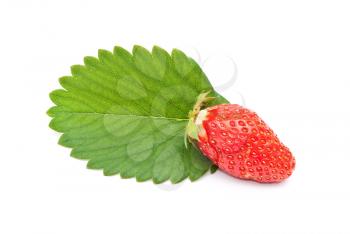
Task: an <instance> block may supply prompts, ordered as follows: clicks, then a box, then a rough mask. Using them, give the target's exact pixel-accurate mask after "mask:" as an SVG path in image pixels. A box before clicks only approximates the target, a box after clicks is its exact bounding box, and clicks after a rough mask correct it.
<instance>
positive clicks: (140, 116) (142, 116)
mask: <svg viewBox="0 0 350 234" xmlns="http://www.w3.org/2000/svg"><path fill="white" fill-rule="evenodd" d="M59 113H68V114H75V115H104V116H106V115H112V116H117V117H121V116H123V117H138V118H145V119H146V118H150V119H165V120H170V121H189V119H188V118H186V119H183V118H171V117H163V116H152V115H123V114H113V113H100V112H69V111H61V112H59Z"/></svg>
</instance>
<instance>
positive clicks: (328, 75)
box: [0, 0, 350, 234]
mask: <svg viewBox="0 0 350 234" xmlns="http://www.w3.org/2000/svg"><path fill="white" fill-rule="evenodd" d="M349 26H350V5H349V2H348V1H336V0H332V1H306V0H302V1H298V0H294V1H281V0H276V1H250V0H247V1H232V0H231V1H219V0H217V1H212V3H207V2H205V1H180V0H177V1H173V2H166V1H130V0H128V1H116V0H114V1H102V0H101V1H92V0H84V1H83V0H81V1H63V0H60V1H45V0H38V1H33V0H23V1H19V0H17V1H16V0H1V1H0V64H1V65H0V80H1V83H0V85H1V90H0V104H1V115H0V118H1V121H0V137H1V147H0V157H1V158H0V190H1V192H0V216H1V217H0V233H4V234H5V233H6V234H12V233H29V234H44V233H45V234H56V233H57V234H62V233H64V234H71V233H72V234H73V233H74V234H76V233H84V234H89V233H182V232H183V233H203V234H204V233H244V234H245V233H249V234H253V233H254V234H255V233H257V234H258V233H270V234H271V233H272V234H274V233H279V234H283V233H308V234H309V233H317V234H319V233H321V234H322V233H332V234H334V233H350V227H349V216H350V214H349V210H350V188H349V184H350V183H349V179H350V175H349V172H350V157H349V143H348V141H349V140H350V127H349V121H350V109H349V99H350V94H349V88H350V82H349V79H350V27H349ZM116 44H118V45H121V46H123V47H126V48H128V49H131V48H132V45H133V44H140V45H143V46H145V47H146V48H151V46H152V45H154V44H157V45H160V46H162V47H164V48H166V49H167V50H170V49H171V48H174V47H178V48H180V49H183V50H184V51H186V52H188V53H189V54H190V55H194V56H196V53H195V51H196V50H197V51H198V52H199V54H200V58H201V60H202V61H204V60H205V59H206V58H213V55H218V56H217V58H219V61H223V62H222V63H220V62H217V60H214V62H211V63H205V64H202V65H203V68H204V70H205V71H206V72H208V75H209V78H210V80H211V81H212V83H213V84H214V85H215V86H218V85H220V84H222V83H223V82H224V81H225V79H228V78H227V76H228V75H229V72H230V71H231V70H232V69H231V68H232V67H227V66H229V65H228V64H229V63H227V61H226V60H225V59H224V58H227V57H229V58H232V59H233V60H234V61H235V62H236V65H237V69H238V73H237V75H238V78H237V81H236V82H235V83H234V85H233V86H230V87H229V88H228V89H226V90H224V91H223V92H222V93H223V95H224V96H226V97H227V98H228V99H229V100H230V101H231V102H241V100H240V97H239V95H237V94H238V92H239V93H241V94H242V95H243V97H244V99H245V103H246V106H247V107H249V108H251V109H253V110H255V111H256V112H258V113H259V114H260V116H261V117H262V118H263V119H265V121H266V122H267V123H269V125H270V126H271V127H272V128H273V129H274V130H275V132H276V133H277V134H278V135H279V137H280V138H281V139H282V141H283V142H284V143H285V144H286V145H288V146H289V147H290V148H291V150H292V152H293V153H294V155H295V157H296V160H297V166H296V170H295V172H294V174H293V176H292V177H291V178H289V179H288V180H287V181H286V182H284V183H281V184H272V185H262V184H257V183H253V182H247V181H240V180H238V179H234V178H231V177H228V176H227V175H225V174H223V173H221V172H218V173H216V174H215V175H212V176H209V175H207V176H204V177H203V178H201V179H200V180H199V181H197V182H195V183H190V182H189V181H185V182H184V183H181V184H179V185H176V186H171V185H161V186H156V185H153V184H152V183H151V182H146V183H136V182H135V180H134V179H128V180H123V179H120V178H119V176H114V177H104V176H102V173H101V172H100V171H93V170H87V169H86V168H85V164H86V163H85V162H84V161H79V160H75V159H72V158H70V157H69V149H66V148H63V147H61V146H59V145H57V140H58V137H59V134H57V133H55V132H54V131H52V130H50V129H49V128H48V126H47V125H48V123H49V120H50V118H49V117H48V116H46V114H45V112H46V110H47V109H48V108H49V107H50V106H51V105H52V104H51V102H50V100H49V98H48V93H49V92H50V91H51V90H53V89H55V88H58V87H59V85H58V78H59V77H60V76H63V75H68V74H69V67H70V65H72V64H81V63H82V58H83V57H84V56H86V55H96V53H97V49H99V48H104V49H110V50H111V49H112V48H113V46H114V45H116ZM191 53H192V54H191ZM225 56H226V57H225ZM211 61H213V60H211ZM215 61H216V62H215ZM225 61H226V62H225ZM208 64H211V65H210V66H209V65H208ZM230 69H231V70H230Z"/></svg>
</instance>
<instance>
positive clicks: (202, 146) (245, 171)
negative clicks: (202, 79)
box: [187, 93, 295, 183]
mask: <svg viewBox="0 0 350 234" xmlns="http://www.w3.org/2000/svg"><path fill="white" fill-rule="evenodd" d="M206 95H207V93H205V94H202V96H200V97H199V100H198V102H197V104H196V106H195V108H194V110H193V111H192V112H190V121H189V125H188V127H187V136H188V137H189V140H190V141H191V143H193V144H195V145H196V147H198V148H199V150H200V151H201V152H202V153H203V154H204V155H205V156H206V157H208V158H209V159H210V160H211V161H212V162H213V163H214V164H215V165H217V166H218V167H219V168H220V169H221V170H223V171H224V172H226V173H228V174H230V175H232V176H234V177H238V178H241V179H248V180H254V181H258V182H262V183H271V182H280V181H282V180H284V179H286V178H287V177H289V176H290V175H291V174H292V172H293V170H294V167H295V159H294V157H293V156H292V154H291V152H290V151H289V149H288V148H287V147H286V146H284V145H283V144H282V142H281V141H280V140H279V139H278V138H277V136H276V134H275V133H274V132H273V131H272V130H271V129H270V128H269V126H267V125H266V123H265V122H264V121H263V120H262V119H261V118H260V117H259V116H258V115H257V114H256V113H254V112H252V111H250V110H248V109H247V108H244V107H242V106H240V105H237V104H221V105H216V106H212V107H209V108H207V109H204V110H200V107H201V106H202V104H203V102H205V101H207V100H208V98H207V97H206Z"/></svg>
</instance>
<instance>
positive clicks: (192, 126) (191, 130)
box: [184, 91, 215, 148]
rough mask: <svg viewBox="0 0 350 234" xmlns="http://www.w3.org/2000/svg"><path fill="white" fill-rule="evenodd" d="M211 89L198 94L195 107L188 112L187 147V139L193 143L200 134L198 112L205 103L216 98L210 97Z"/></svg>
mask: <svg viewBox="0 0 350 234" xmlns="http://www.w3.org/2000/svg"><path fill="white" fill-rule="evenodd" d="M209 93H210V91H207V92H203V93H201V94H199V95H198V97H197V101H196V103H195V104H194V106H193V109H192V110H191V111H190V112H189V113H188V118H189V121H188V124H187V126H186V131H185V139H184V140H185V146H186V148H187V141H189V142H190V143H192V141H193V140H197V141H198V134H199V131H200V129H199V126H198V125H197V124H196V119H197V116H198V114H199V113H200V111H201V108H202V107H203V106H204V105H205V103H206V102H208V101H211V100H213V99H215V97H208V94H209Z"/></svg>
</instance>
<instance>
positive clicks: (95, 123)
mask: <svg viewBox="0 0 350 234" xmlns="http://www.w3.org/2000/svg"><path fill="white" fill-rule="evenodd" d="M71 73H72V75H71V76H65V77H62V78H60V84H61V86H62V88H63V89H59V90H55V91H53V92H52V93H51V94H50V98H51V100H52V101H53V103H54V104H55V106H54V107H51V108H50V109H49V110H48V115H49V116H50V117H52V120H51V122H50V127H51V128H52V129H54V130H55V131H58V132H60V133H63V134H62V136H61V137H60V139H59V144H61V145H63V146H66V147H70V148H72V151H71V156H72V157H75V158H78V159H84V160H88V164H87V167H88V168H91V169H101V170H103V172H104V175H106V176H110V175H115V174H120V176H121V177H122V178H131V177H135V178H136V180H137V181H146V180H150V179H152V180H153V182H154V183H162V182H164V181H166V180H170V181H171V182H172V183H178V182H180V181H182V180H184V179H185V178H190V179H191V180H192V181H194V180H196V179H198V178H200V177H201V176H202V175H203V174H204V173H205V172H207V171H208V170H209V168H211V166H212V164H211V162H210V161H209V160H208V159H207V158H206V157H204V156H202V155H201V154H200V152H199V151H197V150H196V149H195V148H194V147H192V146H191V145H190V146H189V147H188V148H185V146H184V141H183V139H184V134H185V128H186V125H187V122H188V112H189V111H190V110H191V109H192V107H193V105H194V103H195V102H196V98H197V96H198V95H199V94H200V93H202V92H204V91H208V90H213V87H212V86H211V84H210V83H209V81H208V79H207V77H206V76H205V74H204V73H203V71H202V70H201V68H200V67H199V66H198V64H197V63H196V62H195V61H194V60H193V59H191V58H189V57H187V56H186V55H185V54H184V53H183V52H181V51H179V50H177V49H175V50H173V52H172V54H171V55H169V54H168V53H167V52H166V51H165V50H163V49H161V48H159V47H157V46H155V47H153V49H152V52H149V51H148V50H146V49H145V48H143V47H141V46H135V47H134V48H133V51H132V54H130V53H129V52H128V51H126V50H125V49H123V48H121V47H115V48H114V50H113V53H112V52H109V51H106V50H99V52H98V58H94V57H85V58H84V65H74V66H72V67H71ZM211 96H214V97H216V99H215V100H213V101H211V102H210V103H209V105H215V104H219V103H226V102H227V101H226V100H225V99H224V98H223V97H221V96H220V95H219V94H217V93H216V92H215V91H212V93H211Z"/></svg>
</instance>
